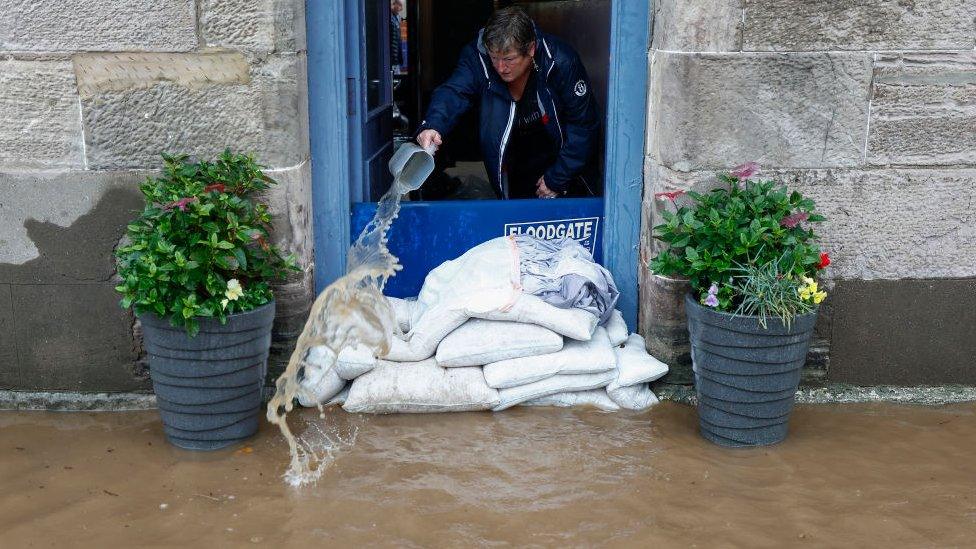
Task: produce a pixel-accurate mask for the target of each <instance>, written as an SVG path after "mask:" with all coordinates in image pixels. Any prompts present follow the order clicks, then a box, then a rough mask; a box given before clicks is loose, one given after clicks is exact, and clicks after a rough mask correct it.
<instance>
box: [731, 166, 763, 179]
mask: <svg viewBox="0 0 976 549" xmlns="http://www.w3.org/2000/svg"><path fill="white" fill-rule="evenodd" d="M758 171H759V164H756V163H755V162H746V163H745V164H742V165H741V166H736V167H735V168H733V169H732V177H738V178H739V179H748V178H749V176H751V175H752V174H754V173H756V172H758Z"/></svg>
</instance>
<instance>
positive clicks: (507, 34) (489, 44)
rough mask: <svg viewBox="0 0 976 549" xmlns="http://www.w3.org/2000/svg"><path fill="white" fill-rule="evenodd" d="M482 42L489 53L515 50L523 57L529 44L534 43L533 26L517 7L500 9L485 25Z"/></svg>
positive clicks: (529, 19) (530, 20)
mask: <svg viewBox="0 0 976 549" xmlns="http://www.w3.org/2000/svg"><path fill="white" fill-rule="evenodd" d="M482 41H483V42H484V44H485V48H487V49H488V51H490V52H492V51H495V52H504V51H508V50H510V49H515V50H518V52H519V53H521V54H522V55H525V54H526V53H528V51H529V44H531V43H532V42H533V41H535V25H534V24H533V23H532V19H531V18H530V17H529V16H528V14H526V13H525V11H524V10H523V9H522V8H520V7H518V6H512V7H508V8H504V9H500V10H498V11H496V12H495V13H493V14H491V17H489V18H488V22H487V23H485V34H484V36H483V38H482Z"/></svg>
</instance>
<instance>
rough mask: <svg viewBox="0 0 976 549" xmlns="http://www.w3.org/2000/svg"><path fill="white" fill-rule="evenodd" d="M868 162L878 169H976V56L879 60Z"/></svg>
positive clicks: (908, 56) (906, 56) (934, 55)
mask: <svg viewBox="0 0 976 549" xmlns="http://www.w3.org/2000/svg"><path fill="white" fill-rule="evenodd" d="M867 159H868V161H869V162H870V163H871V164H876V165H887V164H897V165H952V164H976V54H974V53H973V52H971V51H970V52H962V53H911V54H898V55H879V56H878V57H877V59H876V61H875V64H874V83H873V89H872V103H871V125H870V132H869V134H868V149H867Z"/></svg>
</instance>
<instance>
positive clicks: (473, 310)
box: [383, 290, 597, 362]
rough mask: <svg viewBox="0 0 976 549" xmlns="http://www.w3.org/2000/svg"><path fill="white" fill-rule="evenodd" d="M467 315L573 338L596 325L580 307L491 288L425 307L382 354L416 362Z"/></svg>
mask: <svg viewBox="0 0 976 549" xmlns="http://www.w3.org/2000/svg"><path fill="white" fill-rule="evenodd" d="M469 318H482V319H486V320H504V321H509V322H522V323H525V324H535V325H536V326H542V327H543V328H548V329H550V330H552V331H553V332H556V333H557V334H560V335H563V336H566V337H569V338H571V339H576V340H581V341H585V340H589V339H590V338H591V337H592V336H593V331H594V330H595V329H596V322H597V318H596V316H594V315H592V314H590V313H588V312H586V311H583V310H580V309H560V308H558V307H554V306H552V305H550V304H548V303H546V302H544V301H542V300H541V299H539V298H538V297H535V296H533V295H528V294H516V296H515V297H514V298H513V297H512V295H511V294H510V293H509V292H508V291H501V290H494V291H490V292H483V293H481V294H479V295H477V296H468V297H467V298H465V297H458V298H457V299H455V300H454V301H451V302H447V303H445V304H440V305H437V306H435V307H433V308H431V309H428V310H427V311H426V312H425V313H424V314H423V315H422V316H421V317H420V318H419V319H418V320H417V321H416V323H415V324H413V327H412V329H411V330H410V333H408V334H405V335H404V337H403V338H402V339H401V338H397V337H394V338H393V342H392V345H391V346H390V352H389V353H388V354H387V355H386V356H385V357H383V358H385V359H386V360H391V361H397V362H416V361H420V360H425V359H427V358H430V357H431V356H433V355H434V351H435V350H436V349H437V346H438V344H440V342H441V341H442V340H443V339H444V338H445V337H447V335H448V334H449V333H451V332H453V331H454V330H456V329H457V328H458V327H459V326H461V325H462V324H464V323H465V321H467V320H468V319H469Z"/></svg>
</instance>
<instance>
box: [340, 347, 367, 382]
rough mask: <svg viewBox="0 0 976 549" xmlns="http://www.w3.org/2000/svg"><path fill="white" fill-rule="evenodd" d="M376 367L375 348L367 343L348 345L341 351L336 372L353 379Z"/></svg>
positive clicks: (344, 377) (343, 377) (342, 376)
mask: <svg viewBox="0 0 976 549" xmlns="http://www.w3.org/2000/svg"><path fill="white" fill-rule="evenodd" d="M375 367H376V356H375V355H373V350H372V349H370V348H369V347H366V346H365V345H356V346H354V347H346V348H344V349H342V350H341V351H339V359H338V360H337V361H336V373H337V374H339V377H341V378H342V379H348V380H353V379H356V378H357V377H359V376H361V375H363V374H365V373H366V372H368V371H370V370H372V369H373V368H375Z"/></svg>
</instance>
